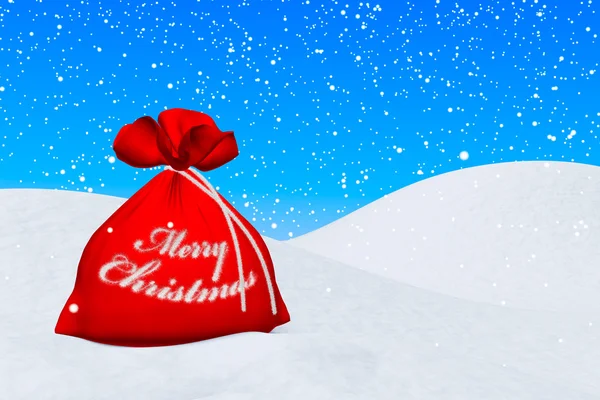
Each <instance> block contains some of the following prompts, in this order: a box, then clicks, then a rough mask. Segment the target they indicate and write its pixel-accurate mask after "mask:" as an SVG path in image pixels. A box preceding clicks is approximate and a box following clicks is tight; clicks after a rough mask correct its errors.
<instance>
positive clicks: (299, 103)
mask: <svg viewBox="0 0 600 400" xmlns="http://www.w3.org/2000/svg"><path fill="white" fill-rule="evenodd" d="M599 11H600V10H599V7H598V5H597V3H595V2H593V1H584V2H571V1H564V0H563V1H557V0H554V1H542V0H535V1H534V0H519V1H515V2H509V1H495V2H493V1H485V2H477V1H463V2H456V1H446V0H439V1H436V0H432V1H429V0H427V1H418V2H416V1H415V2H406V1H398V0H383V1H378V2H354V1H352V2H337V1H313V0H311V1H306V0H305V1H300V0H292V1H251V0H250V1H243V2H241V1H229V0H218V1H205V0H202V1H198V2H192V1H182V2H180V3H174V2H166V1H162V0H160V1H149V2H147V3H144V2H134V1H131V2H117V1H105V2H99V1H88V2H86V1H83V2H64V1H48V0H47V1H44V2H41V1H28V0H23V1H20V0H11V1H7V0H0V187H4V188H57V189H68V190H77V191H92V192H93V193H101V194H108V195H114V196H130V195H131V194H133V193H134V192H135V191H137V190H138V189H139V188H140V187H141V186H142V185H143V184H144V183H145V182H147V181H148V180H149V179H150V178H152V177H153V176H154V175H156V174H157V173H158V172H159V171H157V170H136V169H134V168H132V167H129V166H127V165H125V164H123V163H121V162H120V161H118V160H117V161H116V162H111V161H113V159H112V158H111V156H113V155H114V153H113V152H112V148H111V144H112V141H113V139H114V137H115V135H116V134H117V132H118V131H119V129H120V128H121V126H123V125H124V124H126V123H130V122H133V121H134V120H135V119H136V118H139V117H141V116H143V115H150V116H153V117H155V118H156V116H157V115H158V113H159V112H160V111H162V110H163V109H166V108H173V107H183V108H189V109H194V110H198V111H202V112H205V113H208V114H209V115H211V116H212V117H213V118H214V119H215V120H216V121H217V124H218V125H219V127H220V128H221V129H222V130H233V131H235V133H236V137H237V139H238V142H239V145H240V151H241V154H240V156H239V157H238V158H237V159H236V160H234V161H232V162H231V163H230V164H228V165H226V166H225V167H222V168H221V169H219V170H216V171H213V172H210V173H209V174H208V176H209V178H210V179H211V181H212V182H213V184H214V185H216V186H218V187H219V189H220V191H221V193H222V194H223V195H224V196H226V197H227V198H228V199H229V200H230V201H231V202H232V203H233V204H234V205H235V206H236V207H237V208H238V209H239V210H240V212H242V213H243V214H244V215H245V216H246V217H247V218H248V219H249V220H250V221H252V222H253V224H254V225H255V226H256V227H257V228H258V229H259V230H260V231H261V232H262V233H264V234H266V235H267V236H270V237H274V238H277V239H286V238H289V237H290V235H293V236H294V237H296V236H299V235H301V234H303V233H306V232H309V231H311V230H314V229H316V228H318V227H320V226H322V225H324V224H326V223H329V222H331V221H333V220H335V219H337V218H340V217H341V216H343V215H345V214H347V213H349V212H351V211H354V210H356V209H357V208H359V207H361V206H364V205H366V204H367V203H369V202H372V201H374V200H376V199H378V198H380V197H382V196H383V195H384V194H387V193H390V192H393V191H395V190H398V189H400V188H402V187H404V186H406V185H409V184H411V183H414V182H416V181H419V180H422V179H426V178H429V177H432V176H435V175H439V174H442V173H445V172H449V171H453V170H456V169H459V168H465V167H472V166H476V165H482V164H489V163H498V162H509V161H521V160H556V161H574V162H580V163H588V164H598V162H599V161H600V154H598V153H596V151H597V149H598V150H600V148H599V147H598V146H599V143H598V141H599V140H598V132H599V131H600V100H599V99H598V96H599V95H600V84H599V78H600V73H599V72H598V71H597V70H598V63H599V62H600V49H599V46H598V31H599V30H600V14H599ZM461 152H467V153H468V159H466V160H463V159H461V157H460V154H461ZM463 154H464V153H463ZM273 224H276V227H275V225H273Z"/></svg>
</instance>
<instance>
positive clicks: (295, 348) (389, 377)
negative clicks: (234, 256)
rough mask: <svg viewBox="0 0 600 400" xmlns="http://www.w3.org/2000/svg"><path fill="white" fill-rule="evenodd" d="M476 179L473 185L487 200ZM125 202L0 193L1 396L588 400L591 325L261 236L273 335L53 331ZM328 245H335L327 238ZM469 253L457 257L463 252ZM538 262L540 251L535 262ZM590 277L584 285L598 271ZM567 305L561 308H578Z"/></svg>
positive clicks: (598, 351)
mask: <svg viewBox="0 0 600 400" xmlns="http://www.w3.org/2000/svg"><path fill="white" fill-rule="evenodd" d="M561 167H562V166H561ZM567 170H568V168H564V173H567ZM482 171H485V170H482ZM583 171H586V170H585V169H583ZM539 172H540V173H544V172H543V170H540V171H539ZM461 173H465V174H471V173H472V171H469V170H464V171H463V172H461ZM567 174H568V173H567ZM483 175H485V174H483ZM483 175H482V176H481V179H480V181H479V185H480V187H482V188H485V187H486V186H485V184H484V182H485V179H483ZM438 183H439V182H438ZM463 189H464V190H465V193H468V189H467V188H463ZM587 189H591V188H589V187H588V188H587ZM410 190H414V188H412V189H410V188H409V189H408V191H410ZM562 194H563V196H564V194H565V193H564V192H563V193H562ZM563 199H564V198H563ZM449 200H451V199H450V198H449ZM521 200H522V201H523V202H525V203H527V202H528V201H529V200H528V199H527V198H524V199H521ZM122 202H123V199H119V198H114V197H107V196H101V195H96V194H88V193H77V192H66V191H44V190H0V218H1V220H2V221H3V224H2V225H0V238H1V241H0V257H1V258H0V259H1V260H2V263H0V276H6V277H9V278H10V279H6V280H0V354H1V356H0V398H1V399H11V400H13V399H14V400H19V399H34V398H35V399H42V400H43V399H61V400H62V399H64V400H68V399H78V400H80V399H115V398H117V399H147V400H154V399H157V400H158V399H178V400H179V399H182V400H196V399H198V400H199V399H211V400H212V399H214V400H217V399H218V400H247V399H266V398H280V399H286V400H288V399H289V400H296V399H298V400H300V399H302V400H305V399H318V400H322V399H350V400H353V399H368V400H371V399H390V400H391V399H394V400H396V399H400V398H401V399H418V400H429V399H432V400H433V399H436V400H437V399H442V398H443V399H445V400H454V399H456V400H469V399H476V400H479V399H486V400H496V399H498V400H500V399H519V400H521V399H523V400H524V399H531V400H534V399H535V400H542V399H566V398H571V399H574V398H576V399H578V400H592V399H594V400H595V399H598V396H600V386H599V384H598V383H597V382H600V368H598V367H599V366H600V365H599V361H598V360H600V346H598V342H597V333H596V327H595V325H593V326H590V325H589V322H591V320H589V319H588V318H586V317H590V318H592V317H594V316H595V315H597V314H594V313H588V314H587V315H585V314H586V313H582V314H579V313H573V312H556V311H555V312H550V311H544V310H541V309H537V310H525V309H517V308H510V307H500V306H496V305H492V304H486V303H485V302H477V301H471V300H466V299H458V298H455V297H451V296H447V295H445V294H440V293H435V292H434V291H431V290H425V289H420V288H416V287H413V286H410V285H407V284H405V283H402V282H399V281H398V280H397V279H388V278H385V277H382V276H378V275H376V274H373V273H369V272H366V271H361V270H359V269H358V268H353V267H350V266H347V265H345V264H343V263H340V262H338V261H334V260H331V259H328V258H324V257H322V256H319V255H315V254H313V253H311V252H308V251H306V250H303V249H300V248H297V247H295V246H293V245H291V244H289V243H285V242H276V241H273V240H270V239H267V243H268V245H269V247H270V249H271V251H272V256H273V260H274V262H275V265H276V272H277V281H278V283H279V286H280V288H281V291H282V294H283V296H284V298H285V300H286V303H287V304H288V307H289V310H290V313H291V316H292V322H291V323H289V324H287V325H285V326H283V327H281V328H279V329H277V330H276V331H275V332H274V333H272V334H269V335H265V334H257V333H247V334H240V335H233V336H229V337H225V338H219V339H216V340H210V341H205V342H200V343H194V344H189V345H183V346H173V347H162V348H149V349H144V348H141V349H140V348H137V349H132V348H120V347H112V346H104V345H99V344H96V343H92V342H87V341H84V340H81V339H76V338H72V337H68V336H60V335H55V334H54V332H53V330H54V325H55V323H56V319H57V317H58V314H59V312H60V310H61V308H62V306H63V305H64V301H65V300H66V298H67V297H68V295H69V293H70V291H71V290H72V288H73V284H74V279H75V272H76V268H77V261H78V259H79V256H80V254H81V251H82V249H83V247H84V245H85V243H86V242H87V240H88V238H89V237H90V235H91V234H92V232H93V231H94V230H95V229H96V228H97V227H98V226H99V225H100V224H101V223H102V222H104V220H105V219H106V218H107V217H108V216H109V215H110V214H111V213H112V212H113V211H114V210H115V209H116V208H117V207H118V206H119V205H120V204H122ZM422 204H423V205H426V203H422ZM558 205H559V206H560V207H556V208H554V209H553V210H554V211H556V212H559V214H560V211H561V210H562V209H563V208H571V207H573V208H579V209H580V211H581V212H582V213H588V214H586V221H587V223H588V224H589V226H590V227H593V226H594V225H593V222H594V221H597V219H594V218H593V217H594V215H595V214H593V209H592V208H591V207H588V208H586V207H584V204H582V203H581V202H579V203H575V204H572V202H571V201H570V200H568V199H564V201H563V202H561V203H560V204H558ZM525 206H529V204H525ZM455 207H458V209H460V204H455ZM582 207H583V208H582ZM545 209H548V207H546V208H545ZM507 210H510V207H509V208H508V209H507ZM530 210H531V209H530ZM431 211H434V210H430V212H431ZM413 213H414V214H416V213H417V210H413ZM564 213H565V211H563V213H562V214H560V215H563V216H564ZM382 215H383V214H382ZM508 215H511V214H510V213H509V214H508ZM354 217H356V216H355V215H354V214H353V215H350V216H348V217H346V218H349V219H351V218H354ZM559 217H560V216H559ZM541 220H542V218H541V217H540V221H541ZM342 221H344V220H342ZM423 222H426V221H423ZM457 222H458V221H457ZM494 222H495V221H494ZM564 222H565V223H566V222H567V221H564ZM344 223H346V222H344ZM505 223H510V221H505ZM465 224H466V223H465ZM465 224H463V225H460V226H461V228H460V229H463V231H465V226H466V225H465ZM427 226H428V225H427V224H424V225H416V226H415V227H417V228H419V229H422V228H423V227H427ZM542 226H543V225H540V233H542V232H543V229H542ZM399 228H400V226H399ZM325 229H331V227H330V228H325ZM591 230H592V228H590V231H591ZM339 233H340V234H347V233H348V232H344V231H343V230H341V231H339ZM588 234H589V233H588ZM507 237H509V238H510V236H507ZM301 239H302V238H299V239H296V240H294V241H293V242H296V241H299V240H301ZM375 239H376V237H375V238H373V243H375ZM435 239H436V236H431V238H430V240H435ZM448 239H450V238H448ZM327 240H328V241H331V244H333V245H335V244H336V243H337V238H335V237H330V238H328V239H327ZM452 240H454V239H452ZM577 240H580V239H577ZM573 241H575V239H573ZM524 243H528V242H526V241H525V242H524ZM357 244H358V243H357ZM438 244H439V242H438ZM545 244H546V245H547V246H549V247H550V246H551V245H557V244H559V243H555V242H553V243H551V244H550V245H548V243H545ZM457 250H461V249H457ZM471 250H472V249H471V248H463V249H462V252H463V253H465V254H464V255H465V256H468V255H469V252H470V251H471ZM353 251H354V249H353ZM400 254H401V253H400ZM476 255H480V253H479V252H476ZM373 256H374V257H375V255H374V254H373ZM542 258H543V254H542V252H540V251H538V257H537V258H536V263H537V262H542V260H541V259H542ZM571 261H573V262H574V261H575V259H572V260H571ZM590 261H593V260H590ZM575 264H576V263H575ZM467 265H469V264H467ZM437 267H438V268H442V267H443V265H441V264H438V265H437ZM588 267H589V273H593V272H592V271H593V269H594V265H593V264H592V263H590V264H588ZM573 268H574V269H572V270H569V268H566V269H567V270H569V271H571V272H570V273H571V274H573V275H574V276H575V275H576V274H577V273H579V272H580V271H581V267H573ZM458 272H459V271H458V269H457V271H456V273H457V274H458ZM482 272H483V271H482ZM454 283H457V284H458V283H460V280H455V281H447V282H445V284H446V285H448V287H450V286H451V285H452V284H454ZM557 283H558V282H553V284H557ZM591 284H592V283H590V285H591ZM571 300H573V301H575V303H573V301H571V302H570V303H569V302H567V303H569V304H571V306H573V305H577V304H579V303H577V299H575V298H574V299H571ZM580 311H582V310H580Z"/></svg>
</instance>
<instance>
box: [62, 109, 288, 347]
mask: <svg viewBox="0 0 600 400" xmlns="http://www.w3.org/2000/svg"><path fill="white" fill-rule="evenodd" d="M113 147H114V150H115V153H116V155H117V157H118V158H119V159H120V160H121V161H123V162H125V163H127V164H129V165H131V166H134V167H137V168H148V167H155V166H160V165H166V168H165V170H164V171H163V172H161V173H159V174H158V175H157V176H156V177H154V178H153V179H152V180H150V182H148V184H146V185H145V186H144V187H142V188H141V189H140V190H139V191H138V192H137V193H135V194H134V195H133V196H132V197H131V198H130V199H129V200H127V201H126V202H125V203H124V204H123V205H122V206H121V207H120V208H119V209H118V210H117V211H116V212H115V213H114V214H113V215H112V216H111V217H110V218H108V220H107V221H106V222H105V223H104V224H103V225H102V226H101V227H100V228H99V229H98V230H97V231H96V232H95V233H94V234H93V235H92V237H91V239H90V240H89V242H88V244H87V245H86V247H85V249H84V251H83V254H82V256H81V260H80V262H79V267H78V271H77V278H76V281H75V288H74V290H73V292H72V294H71V296H70V297H69V300H68V301H67V303H66V304H65V306H64V308H63V310H62V312H61V314H60V317H59V320H58V323H57V325H56V329H55V332H56V333H58V334H62V335H70V336H76V337H79V338H83V339H87V340H91V341H94V342H99V343H104V344H110V345H119V346H132V347H149V346H166V345H175V344H182V343H189V342H195V341H199V340H204V339H209V338H215V337H218V336H223V335H229V334H234V333H240V332H248V331H256V332H270V331H272V330H273V329H274V328H275V327H277V326H279V325H282V324H285V323H286V322H288V321H289V320H290V316H289V314H288V311H287V309H286V306H285V304H284V302H283V299H282V298H281V294H280V293H279V289H278V288H277V284H276V282H275V271H274V269H273V262H272V260H271V257H270V255H269V251H268V249H267V247H266V245H265V243H264V241H263V240H262V238H261V236H260V235H259V233H258V232H257V231H256V230H255V229H254V228H253V227H252V226H251V225H250V223H249V222H248V221H246V220H245V219H244V218H243V217H242V216H241V215H240V214H239V213H238V212H237V211H236V210H235V209H234V208H233V207H232V206H231V205H230V204H229V203H228V202H227V201H226V200H225V199H224V198H223V197H221V196H220V195H219V194H218V193H217V192H216V191H215V189H214V188H213V187H212V186H211V184H210V183H209V182H208V180H206V179H205V178H204V177H203V176H202V175H201V174H200V173H198V172H197V171H195V170H193V169H191V168H190V167H192V166H193V167H195V168H197V169H199V170H201V171H209V170H212V169H215V168H217V167H219V166H221V165H223V164H225V163H227V162H229V161H230V160H232V159H233V158H235V157H236V156H237V155H238V149H237V144H236V141H235V138H234V136H233V132H221V131H220V130H219V129H218V128H217V126H216V125H215V123H214V121H213V120H212V119H211V118H210V117H209V116H207V115H205V114H202V113H200V112H195V111H189V110H183V109H171V110H167V111H164V112H162V113H161V114H160V115H159V117H158V123H157V122H156V121H154V120H153V119H152V118H151V117H143V118H140V119H138V120H137V121H135V122H134V123H133V124H129V125H125V126H124V127H123V128H122V129H121V130H120V131H119V133H118V135H117V137H116V138H115V141H114V146H113Z"/></svg>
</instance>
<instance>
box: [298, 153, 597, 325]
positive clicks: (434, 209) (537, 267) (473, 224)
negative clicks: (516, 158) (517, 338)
mask: <svg viewBox="0 0 600 400" xmlns="http://www.w3.org/2000/svg"><path fill="white" fill-rule="evenodd" d="M599 205H600V168H598V167H595V166H590V165H584V164H573V163H560V162H552V163H548V162H522V163H505V164H495V165H486V166H482V167H475V168H468V169H464V170H459V171H455V172H451V173H447V174H444V175H440V176H437V177H434V178H430V179H426V180H424V181H421V182H419V183H416V184H414V185H411V186H408V187H406V188H403V189H401V190H398V191H397V192H394V193H392V194H390V195H388V196H386V197H384V198H382V199H379V200H377V201H375V202H373V203H371V204H369V205H367V206H365V207H363V208H361V209H359V210H358V211H356V212H353V213H352V214H349V215H348V216H345V217H343V218H341V219H339V220H337V221H335V222H333V223H332V224H329V225H328V226H325V227H323V228H321V229H318V230H316V231H313V232H311V233H309V234H306V235H304V236H301V237H298V238H297V239H294V240H291V241H289V243H290V244H293V245H295V246H298V247H301V248H304V249H308V250H310V251H312V252H315V253H317V254H319V255H323V256H326V257H328V258H332V259H334V260H337V261H340V262H343V263H346V264H348V265H352V266H355V267H359V268H361V269H363V270H365V271H369V272H372V273H375V274H378V275H381V276H384V277H387V278H392V279H394V280H396V281H399V282H404V283H407V284H410V285H413V286H416V287H420V288H423V289H428V290H431V291H435V292H438V293H443V294H447V295H451V296H454V297H460V298H464V299H468V300H475V301H479V302H485V303H490V304H494V305H498V306H506V307H516V308H524V309H534V310H549V311H563V312H582V313H586V314H587V315H590V316H591V315H593V314H591V313H592V312H597V311H599V310H600V267H599V266H600V206H599Z"/></svg>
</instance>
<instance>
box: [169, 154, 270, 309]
mask: <svg viewBox="0 0 600 400" xmlns="http://www.w3.org/2000/svg"><path fill="white" fill-rule="evenodd" d="M165 169H166V170H171V171H174V172H177V173H178V174H180V175H182V176H183V177H185V178H186V179H187V180H188V181H190V182H191V183H192V184H194V186H196V187H197V188H198V189H200V190H202V191H203V192H204V193H206V194H207V195H208V196H209V197H210V198H211V199H213V200H214V201H215V202H216V203H217V204H218V205H219V207H220V208H221V211H222V212H223V216H224V217H225V221H226V222H227V227H228V229H229V233H230V234H231V240H232V241H233V247H234V250H235V256H236V261H237V265H238V274H239V281H240V299H241V305H242V312H246V288H245V282H244V280H245V279H244V268H243V260H242V253H241V251H240V244H239V241H238V237H237V234H236V232H235V228H234V226H233V223H234V222H235V224H236V225H237V226H238V227H239V228H240V230H241V231H242V233H243V234H244V235H245V236H246V238H247V239H248V241H249V242H250V244H251V245H252V248H253V249H254V251H255V252H256V255H257V256H258V259H259V261H260V265H261V267H262V270H263V274H264V276H265V280H266V282H267V289H268V291H269V298H270V301H271V311H272V312H273V315H276V314H277V303H276V301H275V292H274V290H273V282H272V279H271V274H270V272H269V268H268V267H267V263H266V261H265V258H264V255H263V253H262V251H260V248H259V247H258V245H257V244H256V241H255V240H254V238H253V237H252V235H251V234H250V232H249V231H248V229H247V228H246V227H245V226H244V224H242V221H240V219H239V218H238V217H237V216H236V215H235V214H234V213H233V211H231V210H230V209H229V207H228V206H227V205H226V204H225V203H224V202H223V200H221V198H220V197H219V193H218V192H217V191H216V190H215V188H214V187H213V186H212V185H211V184H210V182H209V181H208V180H207V179H206V178H205V177H204V176H202V175H201V174H200V173H199V172H197V171H195V170H193V169H191V168H190V169H188V170H187V171H177V170H175V169H173V168H171V167H170V166H167V167H165ZM190 173H191V175H194V176H195V177H196V178H198V180H200V181H201V182H202V183H203V184H204V185H205V186H206V187H205V186H202V185H201V184H200V182H198V181H197V180H196V179H194V178H193V177H192V176H190ZM221 273H222V265H220V266H218V267H217V268H216V269H215V272H214V274H213V276H212V280H213V281H215V282H216V281H217V280H219V278H220V276H221Z"/></svg>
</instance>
